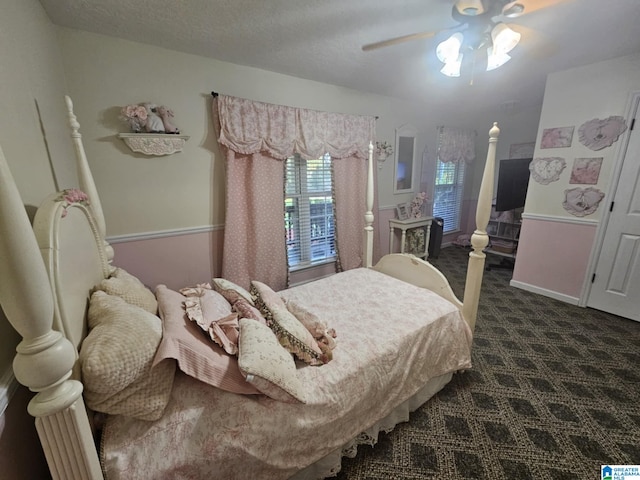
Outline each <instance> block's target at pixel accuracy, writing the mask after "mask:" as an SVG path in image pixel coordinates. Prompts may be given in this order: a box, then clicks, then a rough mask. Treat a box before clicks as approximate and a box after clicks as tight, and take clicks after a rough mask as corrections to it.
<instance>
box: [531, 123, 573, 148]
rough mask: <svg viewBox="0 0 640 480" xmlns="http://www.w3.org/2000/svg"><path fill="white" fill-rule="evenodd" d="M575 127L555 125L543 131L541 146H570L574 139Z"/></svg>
mask: <svg viewBox="0 0 640 480" xmlns="http://www.w3.org/2000/svg"><path fill="white" fill-rule="evenodd" d="M574 128H575V127H553V128H545V129H544V130H543V131H542V140H541V141H540V148H564V147H570V146H571V142H572V140H573V130H574Z"/></svg>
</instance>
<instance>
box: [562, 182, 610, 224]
mask: <svg viewBox="0 0 640 480" xmlns="http://www.w3.org/2000/svg"><path fill="white" fill-rule="evenodd" d="M603 198H604V193H603V192H601V191H600V190H598V189H597V188H593V187H587V188H580V187H575V188H569V189H567V190H565V191H564V202H562V206H563V208H564V209H565V210H566V211H567V212H569V213H570V214H571V215H575V216H576V217H585V216H587V215H591V214H592V213H593V212H595V211H596V210H597V209H598V206H599V205H600V202H601V201H602V199H603Z"/></svg>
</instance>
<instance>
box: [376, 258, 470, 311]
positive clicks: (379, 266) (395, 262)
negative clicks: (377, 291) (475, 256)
mask: <svg viewBox="0 0 640 480" xmlns="http://www.w3.org/2000/svg"><path fill="white" fill-rule="evenodd" d="M373 269H374V270H377V271H379V272H382V273H385V274H387V275H390V276H392V277H395V278H397V279H399V280H402V281H404V282H407V283H411V284H413V285H416V286H418V287H421V288H426V289H427V290H431V291H433V292H435V293H437V294H438V295H440V296H441V297H443V298H444V299H446V300H449V301H450V302H451V303H453V304H454V305H455V306H456V307H458V308H459V309H462V302H461V301H460V300H458V297H456V295H455V293H453V290H452V289H451V286H450V285H449V282H448V281H447V279H446V278H445V276H444V275H443V274H442V272H441V271H440V270H438V269H437V268H436V267H434V266H433V265H431V264H430V263H429V262H425V261H424V260H422V259H421V258H418V257H415V256H413V255H408V254H404V253H391V254H389V255H385V256H384V257H382V258H381V259H380V261H379V262H378V263H376V265H375V266H374V267H373Z"/></svg>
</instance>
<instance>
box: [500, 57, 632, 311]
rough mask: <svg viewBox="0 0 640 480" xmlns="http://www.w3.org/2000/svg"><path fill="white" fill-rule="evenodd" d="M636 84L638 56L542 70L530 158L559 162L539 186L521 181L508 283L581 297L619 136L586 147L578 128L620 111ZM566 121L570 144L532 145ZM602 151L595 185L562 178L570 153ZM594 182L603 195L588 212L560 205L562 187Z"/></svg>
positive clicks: (563, 296) (555, 294)
mask: <svg viewBox="0 0 640 480" xmlns="http://www.w3.org/2000/svg"><path fill="white" fill-rule="evenodd" d="M634 90H640V54H636V55H631V56H626V57H621V58H615V59H611V60H608V61H605V62H600V63H597V64H593V65H588V66H586V67H581V68H574V69H571V70H566V71H564V72H558V73H555V74H552V75H549V78H548V79H547V85H546V89H545V96H544V103H543V106H542V112H541V115H540V124H539V127H538V134H537V137H536V150H535V153H534V156H535V157H556V156H557V157H562V158H564V159H565V161H566V164H567V166H566V168H565V169H564V171H563V172H562V174H561V176H560V179H559V180H557V181H555V182H552V183H550V184H549V185H542V184H540V183H537V182H536V181H535V180H533V179H530V180H529V188H528V191H527V201H526V206H525V214H524V223H523V227H522V232H521V235H520V244H519V248H518V256H517V259H516V266H515V270H514V275H513V282H512V284H513V285H515V286H519V287H522V288H525V289H528V290H531V291H535V292H538V293H543V294H546V295H549V296H552V297H556V298H559V299H561V300H564V301H569V302H571V303H576V304H578V303H581V302H582V301H584V300H585V299H582V298H581V295H583V294H582V293H581V292H584V291H585V290H584V289H583V287H584V285H585V282H586V281H587V277H588V272H587V267H588V264H589V257H590V255H591V251H592V249H593V247H594V245H593V242H594V240H595V234H596V228H597V226H598V224H599V222H600V219H601V216H602V212H603V211H604V209H605V208H607V206H608V205H609V202H610V199H611V198H613V195H612V192H611V191H610V182H611V174H612V170H613V167H614V165H613V162H614V158H615V154H616V151H617V148H618V147H619V146H620V145H621V144H622V141H621V140H622V138H623V137H624V136H625V135H628V134H629V133H628V130H627V132H625V133H623V135H622V136H621V137H620V138H619V139H618V141H617V142H616V143H614V144H613V145H612V146H610V147H606V148H604V149H602V150H598V151H593V150H591V149H589V148H587V147H586V146H584V145H582V143H581V142H580V141H579V132H578V130H579V128H580V126H581V125H582V124H583V123H585V122H587V121H589V120H592V119H594V118H598V119H605V118H608V117H609V116H612V115H620V116H624V114H625V109H626V107H627V102H628V100H629V95H630V93H631V92H632V91H634ZM567 126H573V127H575V129H574V134H573V139H572V143H571V146H570V147H566V148H553V149H540V148H539V147H540V140H541V138H542V132H543V130H544V129H546V128H551V127H567ZM582 157H586V158H592V157H602V158H603V162H602V167H601V170H600V176H599V179H598V183H597V184H596V185H574V184H570V183H569V179H570V176H571V169H572V167H573V162H574V159H575V158H582ZM575 187H581V188H587V187H595V188H597V189H599V190H601V191H602V192H603V193H604V194H605V197H604V199H603V201H602V202H601V203H600V206H599V208H598V209H597V210H596V211H595V212H594V213H593V214H591V215H587V216H585V217H576V216H574V215H572V214H570V213H569V212H567V211H566V210H565V209H564V208H563V206H562V202H563V201H564V198H565V195H564V191H565V190H566V189H569V188H575Z"/></svg>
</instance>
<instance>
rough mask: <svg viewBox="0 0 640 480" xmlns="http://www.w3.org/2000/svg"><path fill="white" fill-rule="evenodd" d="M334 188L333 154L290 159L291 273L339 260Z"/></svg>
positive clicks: (287, 188)
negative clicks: (308, 158)
mask: <svg viewBox="0 0 640 480" xmlns="http://www.w3.org/2000/svg"><path fill="white" fill-rule="evenodd" d="M331 187H332V183H331V157H330V156H329V154H325V155H324V156H323V157H322V158H318V159H313V160H304V159H302V158H300V156H299V155H296V156H294V157H290V158H288V159H287V161H286V182H285V199H284V210H285V213H284V224H285V235H286V242H287V258H288V260H289V268H290V269H291V270H297V269H300V268H304V267H307V266H310V265H314V264H317V263H325V262H328V261H333V260H335V258H336V249H335V238H334V237H335V229H334V223H333V196H332V193H331V191H332V188H331Z"/></svg>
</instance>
